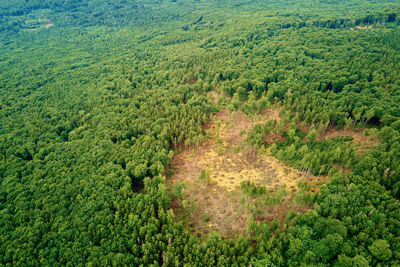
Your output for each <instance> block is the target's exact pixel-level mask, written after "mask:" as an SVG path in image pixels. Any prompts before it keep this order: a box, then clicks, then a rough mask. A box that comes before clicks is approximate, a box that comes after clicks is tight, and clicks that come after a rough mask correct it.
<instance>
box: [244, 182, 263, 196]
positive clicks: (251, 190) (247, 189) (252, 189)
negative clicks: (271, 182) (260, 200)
mask: <svg viewBox="0 0 400 267" xmlns="http://www.w3.org/2000/svg"><path fill="white" fill-rule="evenodd" d="M240 189H241V190H242V191H243V192H244V193H246V194H248V195H249V196H252V197H254V196H259V195H264V194H265V193H266V188H265V186H257V185H255V184H254V183H253V182H251V181H250V180H249V181H242V182H241V183H240Z"/></svg>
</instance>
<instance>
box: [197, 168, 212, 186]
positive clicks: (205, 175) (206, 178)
mask: <svg viewBox="0 0 400 267" xmlns="http://www.w3.org/2000/svg"><path fill="white" fill-rule="evenodd" d="M211 178H212V177H211V169H209V168H205V169H202V170H201V171H200V175H199V180H200V181H202V182H203V183H205V184H206V185H210V183H211Z"/></svg>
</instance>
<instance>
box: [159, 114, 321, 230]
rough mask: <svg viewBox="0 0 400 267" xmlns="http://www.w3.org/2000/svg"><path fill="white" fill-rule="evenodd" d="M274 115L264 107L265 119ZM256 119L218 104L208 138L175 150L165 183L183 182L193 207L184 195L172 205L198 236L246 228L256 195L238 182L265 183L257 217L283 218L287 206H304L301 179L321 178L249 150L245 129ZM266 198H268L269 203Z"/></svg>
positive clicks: (299, 208)
mask: <svg viewBox="0 0 400 267" xmlns="http://www.w3.org/2000/svg"><path fill="white" fill-rule="evenodd" d="M275 116H276V112H274V111H273V110H271V111H267V113H266V114H265V118H266V119H265V121H266V120H267V119H271V118H274V117H275ZM255 123H260V122H259V121H258V122H253V121H252V119H251V118H250V117H249V116H247V115H246V114H244V113H242V112H241V111H237V112H234V113H232V114H230V113H229V111H227V110H226V109H225V110H221V111H220V112H218V113H217V114H216V115H215V117H214V119H213V120H212V122H211V123H210V125H209V126H208V127H209V131H211V138H210V139H209V140H208V141H205V142H203V143H202V144H201V145H200V146H199V147H195V146H193V147H191V148H185V149H183V150H182V151H180V153H177V154H176V155H175V156H174V158H173V163H172V172H173V174H171V175H169V176H168V178H167V181H168V185H169V188H170V189H171V191H172V190H173V188H174V187H177V185H179V184H184V189H183V191H184V200H185V206H186V210H191V211H187V213H186V212H185V209H183V208H182V206H183V205H182V204H181V203H182V201H178V200H176V199H175V200H174V202H173V205H172V206H173V208H174V209H175V213H176V214H181V215H183V214H185V215H184V217H186V218H189V217H190V219H187V220H186V221H185V224H186V226H187V227H189V228H190V229H191V230H192V233H193V234H195V235H197V236H202V235H204V234H207V233H210V232H213V231H217V232H219V234H220V235H221V236H223V237H230V236H233V235H237V234H240V233H244V232H246V230H247V223H248V220H249V218H250V209H251V208H249V207H252V206H253V207H254V205H255V201H257V198H252V197H249V196H248V194H245V193H244V192H243V190H242V189H241V185H242V183H245V182H247V183H248V182H251V186H253V188H254V186H258V187H264V188H265V193H264V196H266V197H265V198H264V199H263V202H262V203H261V202H260V203H259V205H257V206H258V209H260V210H261V211H258V213H257V216H256V217H255V219H257V220H263V221H271V220H273V219H275V218H277V219H283V218H284V217H285V215H286V213H287V211H288V210H290V209H292V210H294V211H304V210H305V209H307V208H308V207H306V206H305V205H301V204H298V205H295V204H294V201H293V197H294V196H295V194H296V192H298V190H299V189H298V187H297V186H298V183H299V182H302V181H308V182H309V183H310V184H316V183H319V182H323V181H322V179H324V178H323V177H320V178H317V177H315V176H313V175H310V174H304V173H301V172H300V171H298V170H296V169H293V168H290V167H289V166H287V165H286V164H284V163H282V162H280V161H279V160H277V159H276V158H274V157H271V156H268V155H266V154H263V153H255V152H253V151H252V150H247V149H246V146H245V142H244V139H245V136H246V132H247V131H249V130H250V129H252V127H253V126H254V124H255ZM248 184H249V183H248ZM242 187H243V185H242ZM278 198H279V199H278ZM266 199H267V200H270V201H269V202H268V203H267V202H266V201H265V200H266ZM189 206H190V207H191V208H188V207H189ZM188 214H190V215H188Z"/></svg>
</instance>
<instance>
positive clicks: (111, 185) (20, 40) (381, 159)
mask: <svg viewBox="0 0 400 267" xmlns="http://www.w3.org/2000/svg"><path fill="white" fill-rule="evenodd" d="M399 11H400V6H399V3H398V1H394V0H393V1H391V0H387V1H385V0H378V1H373V2H372V1H364V0H347V1H322V0H320V1H314V0H305V1H297V0H296V1H286V2H282V1H253V2H251V3H248V2H244V1H239V0H235V1H190V0H177V1H141V0H138V1H134V2H133V1H102V0H84V1H58V0H47V1H39V0H28V1H25V0H15V1H0V265H7V264H8V265H25V266H31V265H43V266H55V265H68V266H83V265H86V264H87V265H89V264H90V265H95V266H97V265H99V266H109V265H117V266H118V265H132V266H139V265H144V266H149V265H154V266H157V265H163V264H165V266H175V265H177V266H181V265H184V264H186V265H190V266H196V265H211V266H216V265H220V266H235V265H249V264H250V263H252V264H253V265H254V266H265V265H277V266H283V265H286V266H298V265H327V264H335V265H337V266H353V265H362V266H367V265H372V266H374V265H377V264H378V263H379V264H381V265H387V266H390V265H396V264H398V263H399V262H400V245H399V244H400V238H399V236H400V232H399V231H400V230H399V229H400V219H399V218H400V206H399V198H400V182H399V174H400V164H399V158H400V138H399V136H400V135H399V131H400V107H399V101H400V73H399V70H400V66H399V65H400V12H399ZM211 90H213V91H216V92H218V93H220V94H224V95H225V96H226V99H223V100H221V101H225V102H226V104H227V105H229V109H230V110H232V111H234V110H238V109H241V110H242V111H243V112H245V113H246V114H249V115H252V116H253V115H260V114H263V112H264V111H265V110H266V109H267V108H271V107H273V106H274V105H276V104H278V105H279V106H280V107H282V109H281V111H280V114H279V115H280V121H275V122H273V121H269V122H267V123H266V124H265V125H259V126H256V127H255V128H254V129H253V130H252V131H250V132H249V133H246V134H247V136H248V138H247V142H249V144H251V145H252V147H260V146H268V147H269V150H270V152H271V153H272V154H273V155H275V156H276V157H277V158H279V159H281V160H282V161H286V162H288V163H289V164H291V165H292V166H293V167H295V168H298V169H299V170H303V171H310V172H312V173H314V174H316V175H319V174H329V177H330V181H329V182H328V183H327V184H326V185H322V186H321V187H320V188H319V190H318V191H317V193H315V194H312V195H306V192H305V191H304V194H303V195H300V196H299V197H298V199H297V200H298V201H299V202H305V203H307V204H311V203H314V204H313V205H314V209H312V210H308V211H307V212H306V213H305V214H297V215H296V216H294V215H293V214H289V215H288V217H287V218H288V219H287V221H288V224H283V223H281V225H279V222H278V220H275V221H273V223H271V224H269V225H267V224H266V223H265V222H263V221H258V220H257V218H253V219H252V221H250V222H249V234H248V235H247V236H242V237H238V238H235V239H232V240H222V239H221V238H219V237H218V235H213V236H210V237H209V238H207V239H205V240H200V239H198V238H196V237H194V236H192V235H191V234H189V232H188V231H187V230H186V229H184V228H183V226H182V224H181V223H180V222H177V219H176V218H175V216H174V214H173V212H172V210H171V209H170V199H169V196H168V192H167V188H166V186H165V178H164V174H165V170H166V169H167V167H168V166H169V164H170V162H171V159H172V156H173V154H174V153H173V151H174V150H175V148H178V147H182V146H187V147H190V148H194V147H196V146H198V145H199V143H201V142H202V141H203V140H204V139H205V137H206V133H205V132H204V130H203V128H202V127H203V125H204V124H205V123H206V122H207V121H208V120H209V118H210V116H211V115H212V114H213V113H215V112H217V110H218V109H217V107H216V105H214V104H213V103H212V102H211V101H210V99H209V98H208V97H207V96H206V93H207V92H209V91H211ZM221 99H222V98H221ZM219 104H221V103H219ZM217 105H218V103H217ZM263 115H264V114H263ZM254 117H256V116H254ZM351 127H353V128H354V127H355V128H357V129H361V128H367V129H368V131H369V133H373V134H375V133H376V134H377V136H378V139H379V145H378V146H376V147H371V148H368V150H367V151H366V152H365V153H361V154H360V153H359V154H357V153H354V150H355V149H356V148H355V147H354V145H353V143H352V140H351V139H349V138H346V137H338V138H333V139H327V140H321V139H318V138H317V136H318V135H323V134H325V132H326V131H329V130H331V129H344V128H346V129H348V128H351ZM270 135H274V136H275V137H276V138H270V139H268V138H267V139H268V140H269V141H270V142H266V140H267V139H265V137H266V136H267V137H268V136H270ZM366 138H368V137H366ZM224 152H225V151H224V150H223V147H222V144H221V151H220V153H221V154H223V153H224ZM238 152H239V151H238ZM173 194H175V195H176V197H178V198H181V199H183V197H182V196H181V194H182V188H180V187H177V188H176V191H174V193H173ZM272 202H273V203H275V202H277V201H275V200H271V203H272ZM184 206H185V207H186V210H187V213H188V214H189V215H191V214H192V213H193V210H194V209H195V205H194V203H193V202H192V201H190V202H186V203H185V204H184ZM204 221H206V218H204Z"/></svg>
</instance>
